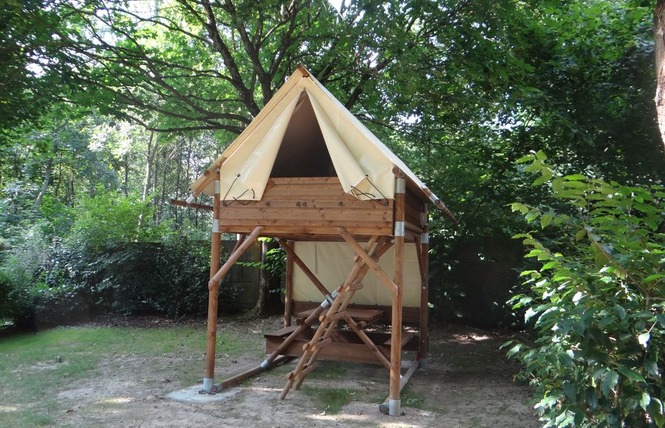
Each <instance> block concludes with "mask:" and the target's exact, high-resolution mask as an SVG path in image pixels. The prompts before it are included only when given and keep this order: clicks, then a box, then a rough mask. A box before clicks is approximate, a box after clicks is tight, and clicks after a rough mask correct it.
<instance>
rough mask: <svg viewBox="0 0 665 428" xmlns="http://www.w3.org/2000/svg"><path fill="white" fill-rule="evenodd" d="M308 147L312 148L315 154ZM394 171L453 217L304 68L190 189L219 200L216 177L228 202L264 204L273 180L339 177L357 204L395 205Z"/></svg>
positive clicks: (407, 169)
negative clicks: (314, 145)
mask: <svg viewBox="0 0 665 428" xmlns="http://www.w3.org/2000/svg"><path fill="white" fill-rule="evenodd" d="M317 125H318V126H317ZM313 140H314V141H316V140H321V141H320V143H321V147H325V150H319V151H318V152H312V148H311V142H312V141H313ZM306 145H309V146H310V147H309V152H308V151H307V149H308V148H307V147H306ZM282 148H283V150H280V149H282ZM298 154H300V155H301V157H300V158H297V155H298ZM294 156H295V158H294ZM321 159H323V162H325V160H328V159H329V162H330V163H331V164H332V168H333V169H334V171H331V170H328V171H325V169H326V165H323V164H322V161H321ZM395 167H397V168H399V169H400V170H401V171H402V172H403V173H404V174H405V175H406V177H407V178H408V180H409V181H410V182H411V185H412V186H413V187H416V188H417V189H418V190H419V192H420V193H421V194H422V196H423V198H425V199H428V200H429V201H431V202H432V203H433V204H434V205H435V206H437V207H438V208H440V209H443V210H444V211H445V212H446V214H447V215H449V216H450V217H451V218H452V216H451V215H450V212H449V211H448V210H447V209H446V207H445V205H444V204H443V203H442V202H441V201H440V200H439V198H437V197H436V196H435V195H434V194H433V193H432V192H431V191H430V190H429V189H428V188H427V186H426V185H425V184H424V183H423V182H422V181H421V180H420V179H419V178H418V177H417V176H416V175H415V174H414V173H413V172H412V171H411V170H410V169H409V168H408V167H407V166H406V165H405V164H404V162H402V160H401V159H399V158H398V157H397V156H396V155H395V154H394V153H393V152H392V151H391V150H390V149H388V148H387V147H386V146H385V145H384V144H383V143H382V142H381V141H379V139H378V138H377V137H376V136H375V135H374V134H373V133H372V132H371V131H370V130H369V129H367V127H365V125H363V124H362V123H361V122H360V121H359V120H358V119H357V118H356V117H355V116H353V115H352V114H351V113H350V112H349V111H348V110H347V109H346V108H345V107H344V106H343V105H342V104H341V103H340V102H339V101H338V100H337V99H336V98H335V97H334V96H333V95H332V94H331V93H330V92H328V90H327V89H326V88H325V87H324V86H323V85H322V84H321V83H319V81H318V80H316V78H314V77H313V76H312V75H311V74H309V72H308V71H307V70H306V69H305V68H304V67H302V66H299V67H298V68H297V70H296V71H295V72H294V73H293V74H292V75H291V77H290V78H289V79H288V80H287V82H286V83H285V84H284V85H283V86H282V87H281V88H280V89H279V90H278V91H277V93H275V95H274V96H273V98H272V99H271V100H270V101H269V102H268V103H267V104H266V105H265V107H264V108H263V109H262V110H261V112H260V113H259V114H258V115H257V116H256V118H254V120H253V121H252V122H251V123H250V125H249V126H248V127H247V128H246V129H245V130H244V131H243V132H242V133H241V134H240V135H239V136H238V138H236V139H235V140H234V141H233V142H232V143H231V144H230V145H229V146H228V147H227V148H226V150H224V152H223V153H222V154H221V155H220V156H219V157H218V158H217V160H215V161H214V162H213V163H212V165H211V166H210V167H209V168H208V170H207V171H206V173H205V174H204V175H202V176H201V177H200V178H199V179H198V180H197V181H196V182H194V183H193V184H192V186H191V190H192V192H193V196H194V197H196V196H198V195H199V194H201V193H206V194H208V195H212V194H213V193H214V184H213V180H212V178H211V177H212V175H213V174H212V173H214V172H216V171H217V170H219V171H220V187H221V194H222V195H223V197H224V199H225V200H260V199H261V197H262V195H263V192H264V190H265V187H266V183H267V181H268V179H269V178H270V177H271V176H273V177H274V176H289V174H291V175H290V176H301V177H302V176H306V175H311V176H322V175H332V176H334V175H336V176H337V177H339V180H340V182H341V184H342V187H343V189H344V191H345V192H347V193H349V194H351V195H353V196H355V197H356V198H358V199H361V200H364V199H383V198H390V199H393V198H394V194H395V180H394V174H393V169H394V168H395ZM303 168H309V171H303ZM328 169H330V168H328ZM322 170H324V171H322ZM190 201H191V200H190Z"/></svg>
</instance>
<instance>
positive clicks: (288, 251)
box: [277, 239, 330, 297]
mask: <svg viewBox="0 0 665 428" xmlns="http://www.w3.org/2000/svg"><path fill="white" fill-rule="evenodd" d="M277 243H278V244H279V245H280V246H281V247H282V248H283V249H284V251H285V252H286V254H287V255H288V256H289V258H290V259H292V261H293V262H294V263H295V264H297V265H298V267H299V268H300V270H302V271H303V273H304V274H305V275H306V276H307V278H309V280H310V281H312V284H314V286H315V287H316V288H317V289H318V290H319V291H320V292H321V294H323V297H326V296H328V294H329V293H330V292H329V291H328V289H327V288H326V287H325V285H323V283H321V281H319V279H318V278H317V277H316V275H314V273H313V272H312V271H311V270H310V269H309V268H308V267H307V265H306V264H305V262H303V261H302V259H301V258H300V257H298V254H296V252H295V250H294V249H293V248H292V247H291V246H290V245H289V244H288V243H287V242H286V241H284V240H283V239H278V240H277Z"/></svg>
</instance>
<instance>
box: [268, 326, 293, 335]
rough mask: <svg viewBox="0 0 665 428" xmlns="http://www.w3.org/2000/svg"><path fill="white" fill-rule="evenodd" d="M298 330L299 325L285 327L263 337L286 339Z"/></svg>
mask: <svg viewBox="0 0 665 428" xmlns="http://www.w3.org/2000/svg"><path fill="white" fill-rule="evenodd" d="M296 328H298V326H297V325H290V326H288V327H283V328H280V329H278V330H273V331H269V332H267V333H265V334H264V335H263V337H286V336H288V335H290V334H291V333H293V332H294V331H295V330H296Z"/></svg>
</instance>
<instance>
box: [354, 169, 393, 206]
mask: <svg viewBox="0 0 665 428" xmlns="http://www.w3.org/2000/svg"><path fill="white" fill-rule="evenodd" d="M365 179H366V180H367V182H368V183H369V184H370V185H371V186H372V187H373V188H374V189H375V190H376V191H377V192H379V194H380V195H381V198H382V199H383V200H384V201H385V202H377V203H379V204H381V205H383V206H384V207H387V206H388V205H390V204H389V203H388V201H387V199H388V198H386V195H384V194H383V192H381V190H379V188H378V187H376V186H375V185H374V183H372V180H370V179H369V175H367V174H365ZM351 194H352V195H353V196H355V197H356V198H357V197H358V196H365V197H366V198H369V199H371V200H373V201H377V200H378V199H379V198H377V197H376V195H374V194H373V193H368V192H363V191H362V190H360V189H358V188H357V187H355V186H351Z"/></svg>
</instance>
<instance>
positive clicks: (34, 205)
mask: <svg viewBox="0 0 665 428" xmlns="http://www.w3.org/2000/svg"><path fill="white" fill-rule="evenodd" d="M657 3H658V7H656V5H655V4H653V2H651V1H646V0H570V1H565V2H561V1H554V0H503V1H498V2H497V1H495V0H439V1H432V0H392V1H386V2H379V1H374V0H341V1H335V2H329V1H326V0H291V1H275V0H268V1H261V2H257V1H250V0H142V1H125V0H5V1H3V2H2V3H1V5H0V18H1V19H0V38H1V43H0V64H1V65H0V250H2V251H0V254H2V256H0V265H1V266H2V269H0V310H2V311H3V312H4V313H0V318H8V317H12V316H13V315H12V314H10V312H11V311H16V308H18V307H20V306H21V305H22V304H23V305H24V307H29V306H30V304H31V302H33V301H34V299H35V297H36V296H37V297H39V296H42V297H43V296H46V295H58V296H63V295H68V296H71V295H76V294H77V293H78V294H81V293H83V294H85V293H89V295H94V296H96V297H95V298H96V299H97V300H98V301H104V299H107V300H108V301H112V300H113V294H112V292H113V290H116V291H118V287H120V288H122V287H123V286H121V285H120V283H121V281H120V280H119V279H118V278H120V276H121V275H119V274H118V272H117V266H118V264H117V263H120V262H123V261H124V262H126V261H127V260H129V259H130V255H131V254H134V253H132V251H135V249H134V248H133V247H132V248H130V247H128V245H130V246H131V243H135V242H146V243H151V244H154V243H160V245H165V247H163V248H167V247H168V245H170V244H173V247H172V250H173V253H172V254H184V253H182V251H184V252H185V253H187V254H189V255H190V256H192V257H198V256H197V254H199V252H197V251H198V250H197V251H189V252H187V251H186V250H183V249H182V243H183V242H190V241H191V242H195V241H197V240H199V239H201V238H205V237H206V236H207V233H208V230H209V224H208V223H209V221H208V218H207V216H206V215H205V213H201V212H197V211H196V210H190V211H185V210H178V209H176V208H174V207H172V206H171V205H170V204H169V200H170V199H172V198H183V197H184V196H185V195H186V193H187V188H188V186H189V184H190V183H191V182H192V181H193V180H194V179H195V178H196V177H197V176H198V174H199V173H200V172H201V171H202V170H203V169H204V168H206V167H207V166H208V164H209V162H210V161H211V160H212V159H214V158H215V157H216V156H217V155H218V154H219V153H220V151H221V150H223V148H224V147H225V146H226V145H227V144H228V143H229V142H230V141H231V140H232V139H233V138H234V136H235V135H237V134H238V133H239V132H241V131H242V129H244V127H245V126H246V125H247V124H248V123H249V122H250V121H251V119H252V117H253V116H255V115H256V114H257V113H258V112H259V111H260V109H261V107H262V106H263V105H264V104H265V103H266V102H267V101H268V100H269V99H270V98H271V96H272V95H273V94H274V93H275V91H276V90H277V88H279V86H280V85H281V84H282V83H283V82H284V80H285V78H286V77H287V76H288V75H290V73H291V72H292V71H293V70H294V68H295V67H296V65H297V64H303V65H305V66H306V67H307V68H308V69H309V70H310V71H311V72H312V73H313V74H314V75H315V76H316V77H317V78H318V79H319V80H320V81H321V82H322V83H323V84H324V85H325V86H326V87H327V88H328V89H329V90H330V91H331V92H333V93H334V95H335V96H337V97H338V98H339V99H340V100H341V101H342V102H343V103H344V104H345V105H346V107H347V108H349V109H350V110H351V111H352V112H353V113H354V114H356V115H357V116H358V117H359V118H360V119H361V120H362V121H363V122H365V123H366V124H367V125H368V126H369V127H370V128H371V129H372V131H374V132H375V133H376V134H377V135H378V136H379V137H380V138H381V139H382V140H383V141H384V142H385V143H386V144H387V145H389V146H390V147H391V148H392V149H393V150H394V151H395V152H396V153H397V154H398V155H400V156H401V157H402V158H403V159H404V160H405V162H406V163H407V164H409V165H410V166H411V167H412V168H413V169H414V170H415V171H416V172H417V173H418V174H419V175H420V176H421V177H422V178H423V179H424V180H425V181H426V182H427V183H428V185H429V187H430V188H432V189H433V190H434V191H435V193H437V195H439V196H440V197H442V199H444V200H445V201H446V203H447V205H448V206H449V207H450V208H451V210H452V211H454V213H455V215H456V217H457V218H459V219H460V224H459V225H458V226H456V227H453V226H452V225H450V224H449V223H446V222H445V221H444V220H443V219H441V218H438V217H435V218H433V219H432V225H433V227H432V234H433V235H434V237H435V238H437V239H436V240H435V245H434V246H433V251H434V252H435V254H434V255H433V260H434V262H435V263H434V265H433V266H432V273H433V277H432V282H433V285H435V286H437V285H438V286H437V288H436V291H435V293H434V295H433V296H432V299H433V304H434V316H435V317H437V318H445V319H449V318H451V317H455V314H459V315H460V316H463V317H464V319H465V320H467V321H473V322H476V323H477V324H483V323H484V324H486V325H496V324H497V323H499V322H504V323H511V322H518V323H519V322H520V321H519V320H520V319H521V316H517V317H514V315H515V314H514V313H513V312H512V311H510V310H507V309H506V306H505V305H504V303H505V302H506V301H507V300H508V299H509V297H510V295H511V292H512V290H513V289H516V288H518V287H520V280H519V279H518V278H517V275H516V274H515V272H516V270H517V269H519V268H526V267H527V266H526V265H524V266H520V265H521V264H523V263H527V264H528V262H522V261H521V255H522V253H523V248H522V246H521V244H520V243H519V241H516V240H514V239H512V238H511V237H512V236H513V235H515V234H518V233H524V232H525V231H526V230H527V229H528V227H529V226H528V224H527V221H529V220H534V219H533V218H528V216H527V218H526V219H525V218H523V216H522V215H519V213H514V212H512V211H511V209H510V205H511V204H512V203H514V202H519V203H520V204H525V205H524V206H530V207H538V206H541V205H543V204H545V203H549V202H548V201H549V193H550V191H551V190H552V189H551V187H550V188H548V187H547V186H532V181H533V178H532V177H530V176H529V175H528V174H526V173H525V172H524V167H520V166H518V165H517V164H516V160H518V159H520V158H522V157H523V156H524V155H526V154H528V153H530V152H539V151H540V152H542V153H546V154H547V156H548V159H549V161H548V162H550V163H551V164H552V165H555V167H553V169H547V168H546V169H543V171H545V172H544V173H543V176H542V177H541V178H539V179H538V180H537V182H538V183H537V184H543V183H546V182H549V180H550V179H552V176H551V175H550V176H548V174H550V173H552V171H555V172H556V174H560V175H561V176H564V177H565V176H568V175H571V174H579V173H583V174H584V175H585V176H586V177H589V179H592V180H594V179H597V180H604V181H606V182H608V183H610V182H618V183H621V184H622V185H623V186H636V188H638V187H639V186H646V185H648V186H654V185H658V184H662V183H663V180H665V154H664V151H663V147H664V145H663V143H662V140H661V133H660V131H659V128H658V116H657V109H656V106H655V105H654V96H656V94H657V92H656V88H657V85H656V84H657V82H658V81H659V80H658V79H657V76H656V75H657V73H656V72H655V70H657V68H656V67H654V64H655V61H656V60H658V61H659V62H658V64H660V62H661V60H662V55H659V56H657V55H656V51H658V52H660V50H659V49H660V47H661V44H662V43H661V42H662V28H661V27H659V23H660V22H665V20H659V19H656V20H654V19H653V17H654V13H655V16H656V18H658V17H662V16H661V15H662V12H663V10H664V8H663V7H662V1H659V2H657ZM654 24H655V26H654ZM659 28H661V29H660V30H659ZM654 29H655V33H654ZM659 31H660V32H659ZM654 34H655V35H656V38H655V41H654ZM659 35H660V38H659ZM659 67H660V65H659ZM659 93H660V92H659ZM659 100H660V98H658V97H656V104H658V101H659ZM547 171H550V172H547ZM557 203H558V202H555V205H556V204H557ZM559 204H560V206H555V207H554V208H553V209H555V210H559V209H560V210H562V212H565V213H568V211H567V210H571V209H572V208H570V207H569V206H567V205H565V204H561V203H559ZM656 205H657V204H656ZM657 206H658V205H657ZM660 206H662V205H660ZM553 212H554V211H553ZM556 212H558V211H556ZM569 214H570V213H569ZM539 218H546V217H539ZM552 218H553V217H552ZM550 221H551V219H550ZM545 222H546V223H548V221H545ZM656 230H658V229H656ZM553 233H554V232H553ZM660 233H661V235H657V236H659V238H658V239H661V240H662V239H663V238H662V231H661V232H660ZM185 240H186V241H185ZM175 243H178V245H175ZM192 245H195V244H192ZM169 248H171V247H169ZM164 251H166V250H164ZM155 254H156V253H155ZM160 254H162V253H160ZM164 254H165V253H164ZM102 255H103V257H102ZM174 257H175V256H174ZM176 258H177V257H176ZM19 260H21V262H20V263H19V262H18V261H19ZM201 260H205V255H204V254H203V255H201V256H200V257H198V258H196V259H195V260H190V262H189V265H188V266H189V267H191V268H192V269H194V271H189V274H190V275H191V277H196V275H200V274H202V275H205V266H203V265H204V264H205V263H204V262H202V261H201ZM194 267H196V269H198V270H196V269H195V268H194ZM479 267H482V268H483V269H479ZM529 267H530V268H533V266H529ZM485 268H486V269H485ZM114 269H116V270H114ZM662 269H663V266H662V263H661V265H659V266H655V267H653V270H654V273H657V272H660V271H662ZM114 272H115V273H114ZM201 272H203V273H201ZM483 274H484V275H485V276H482V275H483ZM175 276H177V275H176V274H175V273H173V274H172V275H170V277H175ZM125 279H126V278H125ZM127 281H129V282H132V280H127ZM127 281H126V282H127ZM658 281H661V282H660V285H661V286H662V280H661V279H659V280H658ZM124 287H128V286H124ZM187 287H189V285H182V287H181V288H180V289H179V290H180V291H183V290H184V291H183V292H184V293H187V292H192V290H190V289H188V288H187ZM122 290H124V291H122ZM122 290H121V291H122V293H120V296H121V297H122V298H121V299H119V300H118V299H116V301H120V302H124V303H120V304H119V305H120V306H121V307H119V308H118V307H116V308H115V309H119V310H123V311H125V312H131V311H134V310H136V308H139V307H140V308H142V309H141V310H145V308H147V307H149V306H150V304H152V303H150V304H149V302H153V303H154V304H153V307H158V308H157V309H155V310H156V311H158V312H159V311H161V312H162V313H169V314H175V313H178V314H181V313H196V311H197V310H200V309H196V308H197V305H198V304H199V302H198V300H196V299H192V300H190V301H189V303H187V305H186V307H182V308H181V307H179V308H169V307H166V306H164V301H162V300H159V298H156V297H155V296H154V295H150V296H148V295H135V294H132V293H129V292H127V291H128V290H129V288H122ZM172 290H174V289H172ZM58 293H60V294H58ZM63 293H64V294H63ZM67 293H69V294H67ZM109 293H110V294H109ZM123 293H124V294H123ZM137 301H138V302H142V303H141V304H140V305H137V304H135V303H136V302H137ZM180 301H186V299H184V298H183V299H180ZM132 302H134V303H132ZM147 302H148V303H147ZM160 302H161V303H160ZM146 305H147V306H146ZM160 305H162V306H160ZM8 308H9V309H8ZM12 308H13V309H12ZM203 310H204V309H203ZM654 310H656V311H657V310H660V311H661V313H662V309H654ZM473 314H481V315H480V316H476V318H473ZM652 337H655V336H653V335H652ZM654 342H655V341H654ZM649 355H652V354H649ZM660 355H661V357H659V358H662V353H661V354H660ZM660 361H661V363H659V364H662V360H660ZM660 367H661V370H662V365H661V366H660ZM654 391H655V390H654ZM647 407H648V406H646V405H645V406H644V408H645V409H646V408H647ZM652 407H653V405H652ZM548 409H550V407H548ZM650 409H651V408H650ZM548 411H549V410H548ZM661 414H662V406H661ZM556 417H557V416H556V415H554V416H552V418H553V419H554V418H556ZM576 417H577V416H574V417H573V418H576ZM637 419H639V417H638V418H637ZM575 420H577V419H575ZM631 420H633V421H634V420H636V419H631ZM642 420H645V419H642ZM659 426H662V424H661V425H659Z"/></svg>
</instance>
